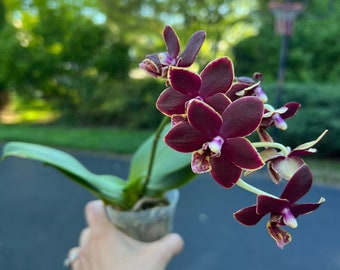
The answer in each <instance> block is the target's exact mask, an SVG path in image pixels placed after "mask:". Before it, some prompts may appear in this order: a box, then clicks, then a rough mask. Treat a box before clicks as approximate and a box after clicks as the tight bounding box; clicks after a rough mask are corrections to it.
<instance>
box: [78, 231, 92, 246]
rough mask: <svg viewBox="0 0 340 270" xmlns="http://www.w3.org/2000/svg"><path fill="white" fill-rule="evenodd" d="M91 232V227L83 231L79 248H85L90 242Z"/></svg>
mask: <svg viewBox="0 0 340 270" xmlns="http://www.w3.org/2000/svg"><path fill="white" fill-rule="evenodd" d="M90 235H91V230H90V228H89V227H87V228H85V229H83V230H82V231H81V233H80V237H79V246H84V245H85V244H86V243H87V242H88V241H89V240H90Z"/></svg>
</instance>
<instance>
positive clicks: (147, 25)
mask: <svg viewBox="0 0 340 270" xmlns="http://www.w3.org/2000/svg"><path fill="white" fill-rule="evenodd" d="M269 2H270V1H268V0H205V1H199V0H187V1H182V0H0V142H5V141H9V140H22V141H28V142H37V143H41V144H46V145H52V146H56V147H61V148H66V149H68V150H72V151H73V150H77V154H78V156H79V155H80V156H79V157H80V159H81V160H82V161H84V162H85V164H86V165H88V166H90V169H93V171H96V172H97V173H101V172H102V171H103V173H106V172H108V171H109V172H110V173H111V171H112V170H114V173H116V171H117V170H118V173H122V174H124V175H125V172H126V171H127V166H128V160H129V156H130V154H131V153H132V152H133V151H134V150H135V149H136V148H137V147H138V145H139V144H140V143H141V142H142V141H143V140H144V139H145V138H146V137H147V136H149V135H150V134H151V132H152V131H153V129H154V128H155V127H156V126H157V125H158V123H159V120H160V119H161V118H162V116H161V114H160V113H159V112H158V111H157V110H156V108H155V101H156V99H157V97H158V95H159V93H160V92H161V91H162V90H163V89H164V88H165V85H164V81H163V80H161V79H160V80H158V79H154V78H148V77H147V76H146V74H145V73H144V72H143V71H140V70H139V68H138V64H139V63H140V62H141V61H142V60H143V59H144V57H145V55H147V54H149V53H154V52H161V51H165V45H164V42H163V40H162V30H163V28H164V26H165V25H171V26H173V28H174V29H175V31H176V32H177V33H178V35H179V37H180V39H181V47H182V49H183V48H185V44H186V42H187V40H188V39H189V37H190V36H191V34H192V33H193V32H195V31H197V30H202V29H203V30H205V31H206V32H207V39H206V42H205V43H204V45H203V47H202V50H201V51H200V54H199V56H198V58H197V61H196V64H195V65H194V66H193V67H192V68H193V69H194V70H195V71H197V72H199V71H200V70H202V68H203V67H204V66H205V65H206V64H207V63H208V62H209V61H211V60H212V59H214V58H215V57H219V56H224V55H227V56H229V57H230V58H231V59H232V60H233V61H234V67H235V73H236V76H249V77H251V76H252V75H253V74H254V73H255V72H260V73H262V75H263V88H264V90H265V91H266V93H267V95H268V96H269V103H271V104H272V105H274V106H275V107H280V106H282V105H284V104H285V103H286V102H289V101H297V102H299V103H301V105H302V108H301V109H300V111H299V113H298V114H297V115H296V116H295V117H293V118H292V119H289V120H288V121H287V123H288V129H287V130H286V131H284V132H278V133H277V134H275V136H277V140H278V141H279V142H282V143H284V144H285V145H288V146H291V147H292V148H294V147H296V146H298V145H300V144H302V143H304V142H307V141H311V140H314V139H316V138H317V137H318V136H319V135H320V134H321V133H322V132H323V131H324V130H325V129H328V130H329V132H328V134H327V135H326V137H325V138H324V139H323V140H322V141H321V142H320V143H319V144H318V145H317V149H318V153H317V154H316V155H313V159H311V160H308V164H310V165H311V168H312V170H313V173H314V178H315V180H316V181H318V182H322V183H328V184H331V185H330V186H327V187H325V186H324V185H323V189H321V192H319V191H320V189H317V192H316V194H317V195H316V199H317V196H320V193H322V194H321V195H323V193H326V191H325V189H327V192H329V191H330V192H333V193H332V194H331V195H328V197H327V196H326V197H327V200H328V201H327V202H328V203H327V204H325V208H322V209H325V210H322V211H324V212H321V213H324V215H326V213H327V216H326V217H324V216H321V221H320V220H318V219H313V218H315V216H314V215H312V219H313V221H311V223H313V225H314V226H306V227H308V228H311V232H310V233H305V234H303V235H304V236H305V237H308V236H310V235H312V237H310V238H308V239H309V240H308V239H307V240H306V239H305V240H304V241H300V242H299V241H296V243H300V246H299V247H301V248H300V249H294V248H293V249H292V251H291V253H287V255H285V256H286V257H285V259H284V260H283V263H287V265H288V264H289V263H291V258H294V260H293V261H292V263H295V262H296V261H301V260H300V255H301V254H303V253H304V252H305V253H306V254H311V255H307V258H305V259H304V260H302V261H301V263H302V264H303V265H304V266H301V267H305V268H308V269H320V267H323V266H324V265H325V264H326V263H327V262H328V263H329V265H328V266H325V267H324V269H335V268H334V267H333V266H334V265H335V264H336V265H337V266H339V265H340V264H339V259H338V258H340V257H339V254H340V253H339V250H338V242H339V239H338V236H337V235H336V234H334V232H333V231H332V230H330V229H329V225H330V224H331V225H333V224H338V223H339V222H338V221H337V220H336V219H338V218H339V215H334V208H336V207H337V205H339V203H338V201H339V189H338V188H334V185H337V187H339V183H340V176H339V175H340V161H339V158H340V140H339V139H338V138H339V137H340V120H339V118H338V116H339V115H340V106H339V103H340V42H339V36H340V35H339V34H340V24H339V21H340V1H338V0H303V1H295V2H294V3H293V2H292V1H277V2H276V3H274V4H273V3H269ZM287 3H288V4H287ZM275 18H276V19H275ZM0 145H1V144H0ZM78 149H82V150H87V151H91V154H92V155H91V157H89V156H88V155H86V154H83V153H84V152H83V151H82V152H81V153H82V154H79V152H78ZM94 151H95V152H100V158H97V157H98V156H93V152H94ZM103 153H105V155H103ZM112 153H113V154H119V156H118V159H119V161H118V160H116V159H112V156H114V157H116V156H115V155H111V154H112ZM122 154H124V155H125V154H126V155H128V157H127V159H124V160H123V165H121V163H120V162H122ZM96 155H97V154H96ZM5 162H6V164H5V163H4V164H3V165H1V166H3V167H2V168H1V173H0V175H1V179H0V191H2V193H1V194H0V198H1V199H2V202H1V203H0V206H1V207H2V208H1V207H0V209H1V211H0V212H1V213H2V219H0V220H1V223H2V224H3V226H2V228H1V229H0V234H1V237H0V238H1V239H0V248H2V250H1V252H0V264H1V260H2V262H3V263H4V264H5V265H12V266H13V265H17V266H16V268H15V267H14V266H13V267H9V268H11V269H37V267H36V266H37V257H36V256H37V255H36V254H37V253H38V252H41V245H40V246H39V245H37V248H35V246H34V244H32V243H35V242H34V241H36V242H38V243H40V244H41V243H43V245H45V246H49V245H51V243H52V244H53V250H54V251H53V252H52V253H53V254H52V253H51V252H50V253H51V254H50V255H49V257H48V256H47V255H46V254H44V256H41V258H38V259H40V260H41V265H42V266H41V268H42V269H43V268H44V267H46V262H47V263H48V262H49V261H51V262H52V261H53V258H52V257H53V256H54V257H56V258H55V263H54V264H55V265H57V266H55V268H53V267H51V268H49V269H61V268H62V266H61V264H60V265H59V264H58V263H59V262H62V259H63V257H64V256H65V254H66V251H67V250H68V248H70V247H71V246H72V245H74V243H76V241H77V237H78V233H79V231H80V229H81V228H83V227H84V226H85V223H84V220H83V212H82V210H81V209H82V208H83V206H84V204H85V203H86V202H87V201H88V200H90V199H92V197H91V196H90V195H89V194H88V193H87V191H83V190H82V189H79V187H78V186H77V187H75V186H73V184H74V183H70V181H60V178H61V177H62V176H61V175H59V174H57V172H54V171H53V170H50V168H45V167H41V166H40V164H39V166H38V164H37V163H34V162H28V161H22V160H21V161H18V160H8V161H7V160H6V161H5ZM118 165H119V166H118ZM34 166H36V167H34ZM103 166H105V170H104V169H103V168H102V167H103ZM115 166H116V167H117V166H118V167H117V168H118V169H117V168H116V167H115ZM122 168H123V169H124V170H123V169H122ZM115 170H116V171H115ZM119 170H121V171H122V172H120V171H119ZM23 172H25V177H22V174H23ZM206 177H208V176H206ZM28 178H30V179H29V180H27V179H28ZM46 179H47V180H48V181H45V180H46ZM262 180H263V179H262ZM191 185H193V186H191V187H190V190H189V189H188V190H187V191H186V189H185V188H184V190H183V195H185V194H186V193H187V195H188V196H187V197H186V196H183V200H182V199H181V200H182V204H183V207H182V208H180V209H179V215H178V220H179V221H178V224H177V225H178V226H177V228H178V229H179V231H180V232H181V233H182V232H183V233H184V234H185V232H187V231H188V233H187V234H188V235H191V234H193V232H194V233H195V235H202V232H200V231H197V232H196V231H195V229H194V230H193V229H192V228H193V226H188V224H189V225H190V224H196V225H197V217H196V216H194V217H192V219H190V215H195V213H196V212H195V211H196V210H195V209H196V208H197V209H205V208H207V210H206V211H207V213H209V221H210V220H214V219H213V218H212V219H210V218H211V217H215V216H216V220H220V219H221V216H222V215H221V213H224V212H222V211H224V210H223V209H222V210H221V208H219V207H216V208H215V207H212V206H211V205H210V204H209V202H211V199H210V198H209V199H207V200H201V199H197V198H196V197H195V200H192V197H191V196H192V194H195V196H197V194H199V193H194V192H192V188H193V187H195V185H196V186H197V190H195V191H197V192H203V193H204V192H206V190H207V188H206V185H211V186H212V190H213V191H211V194H218V192H221V195H220V197H221V198H223V199H222V200H221V201H222V202H223V200H226V201H225V203H222V204H221V201H220V200H219V201H218V202H216V205H218V206H221V205H223V206H227V207H230V208H232V209H230V211H229V212H230V213H229V215H228V214H227V213H226V214H223V218H224V217H225V218H226V219H228V222H230V223H232V222H235V221H234V220H233V219H232V218H230V215H231V213H232V212H233V211H234V210H235V209H236V206H235V202H240V201H241V200H239V197H237V196H239V195H238V193H235V194H236V195H237V196H235V198H234V197H232V196H231V195H230V194H233V192H230V193H228V195H225V193H224V190H219V191H217V190H215V186H213V184H212V181H209V180H207V181H206V182H203V181H196V182H195V183H191ZM201 185H205V187H203V188H201ZM37 191H39V192H37ZM222 193H223V194H222ZM325 195H326V194H325ZM53 196H55V197H53ZM229 196H231V197H229ZM220 197H219V198H220ZM211 198H212V199H214V198H215V197H214V195H213V196H211ZM249 200H251V202H252V201H253V197H252V196H249ZM314 200H315V198H313V201H314ZM41 201H43V203H42V204H40V203H41ZM326 205H327V206H326ZM23 206H25V207H23ZM243 206H244V205H243V204H242V206H240V208H241V207H243ZM50 207H51V208H50ZM202 207H203V208H202ZM204 207H205V208H204ZM327 207H329V208H327ZM40 208H48V209H49V210H46V209H45V212H43V211H42V210H41V209H40ZM11 209H14V211H10V210H11ZM30 209H31V210H30ZM32 209H35V210H34V211H35V212H34V211H33V210H32ZM61 209H62V210H61ZM214 209H218V210H214ZM327 209H330V210H327ZM40 210H41V211H40ZM189 210H190V211H189ZM32 211H33V212H32ZM46 211H47V212H46ZM197 211H198V213H201V212H199V211H205V210H197ZM209 211H211V212H209ZM320 211H321V210H320ZM55 213H57V215H55ZM199 215H201V214H199ZM204 215H205V214H204ZM46 216H47V217H49V216H52V217H49V219H48V221H46V220H47V219H46V218H41V217H46ZM187 219H188V220H189V219H190V220H189V221H188V222H186V220H187ZM192 220H194V221H192ZM41 222H42V223H41ZM44 222H46V223H49V225H48V226H49V227H48V226H47V225H46V226H47V227H46V226H45V223H44ZM193 222H195V223H193ZM320 222H321V223H320ZM23 224H24V225H25V226H27V228H31V230H28V229H27V230H24V232H23V231H21V228H22V225H23ZM202 224H203V223H202ZM204 224H206V223H204ZM204 224H203V225H204ZM235 224H236V222H235ZM320 224H321V225H320ZM203 225H202V226H203ZM308 225H310V224H308ZM66 226H67V229H66V230H65V232H63V233H60V231H63V230H64V229H65V228H66ZM204 226H205V225H204ZM214 226H215V227H214ZM230 226H233V225H230V224H227V225H225V223H223V222H214V223H213V222H211V223H209V226H206V227H207V228H206V229H207V232H208V233H207V234H206V238H207V239H210V240H209V241H210V242H209V241H208V240H206V241H205V240H204V241H202V243H201V246H199V245H198V244H197V241H196V238H195V237H192V238H190V237H188V241H187V243H188V248H187V250H188V251H186V252H192V256H189V255H187V254H185V256H183V257H179V259H178V260H179V261H178V265H182V266H183V265H184V266H185V265H186V263H189V262H188V258H189V259H190V263H195V262H197V263H196V266H195V267H192V268H190V267H187V269H198V266H199V264H200V263H201V261H202V260H203V259H206V256H205V255H206V252H207V250H209V251H210V252H212V253H213V252H215V253H216V252H217V253H218V252H222V251H221V250H222V249H221V250H219V249H218V248H216V245H215V242H216V241H222V240H223V239H225V238H223V237H222V238H221V237H220V235H221V231H223V233H225V234H228V237H231V238H226V239H229V240H230V241H231V242H232V243H239V248H238V250H239V251H242V250H244V247H245V246H246V247H251V248H252V249H251V254H258V253H257V252H258V250H261V249H262V248H263V245H264V243H263V240H259V241H261V244H260V245H259V244H258V241H257V240H256V239H255V238H256V237H257V235H263V230H264V227H261V228H259V229H258V230H261V233H259V234H253V233H248V230H249V228H244V227H242V226H240V225H239V224H237V225H236V226H235V230H234V229H233V227H230ZM220 227H221V229H219V228H220ZM225 227H227V228H229V230H225ZM333 227H334V226H333ZM32 228H36V232H35V231H34V230H35V229H33V231H32ZM46 228H47V229H46ZM48 228H50V229H48ZM195 228H196V230H199V229H200V227H197V226H196V227H195ZM216 228H217V229H216ZM256 228H257V227H256ZM222 229H223V230H222ZM256 230H257V229H256ZM320 231H323V233H322V234H321V233H320V234H319V232H320ZM235 232H238V233H239V234H240V237H239V238H238V237H237V235H239V234H237V235H236V234H235ZM325 232H328V234H327V235H326V236H325ZM20 233H25V235H26V234H27V235H28V236H29V237H31V238H25V237H22V236H20V235H21V234H20ZM302 233H304V231H302ZM229 234H230V235H231V236H229ZM250 234H251V235H252V236H249V237H254V240H251V239H252V238H249V237H248V235H250ZM36 235H38V236H39V237H37V236H36ZM212 235H215V237H214V236H212ZM234 235H235V237H234ZM244 235H246V237H244ZM53 237H54V238H53ZM233 237H234V238H235V239H234V238H233ZM236 238H237V239H236ZM319 238H320V239H319ZM25 239H29V240H25ZM221 239H222V240H221ZM240 239H242V240H241V241H240ZM249 239H250V240H249ZM314 239H316V241H317V243H315V242H313V241H314ZM229 240H228V241H229ZM58 241H59V242H60V243H59V242H58ZM223 241H224V240H223ZM23 242H24V244H23ZM208 242H209V243H211V247H209V245H208V248H207V246H204V245H205V244H206V243H208ZM268 242H270V244H268V247H266V248H263V250H264V251H265V252H262V253H260V254H261V256H263V257H261V258H260V259H259V257H256V256H257V255H256V256H255V255H254V256H255V257H256V258H255V257H254V259H253V261H248V260H244V259H243V258H241V259H240V258H239V257H237V256H235V258H234V261H235V265H237V264H239V263H244V264H245V265H246V264H248V266H249V265H252V268H253V269H264V268H263V267H262V265H257V267H258V268H256V264H257V263H258V262H259V261H268V262H269V261H270V262H272V261H274V262H273V264H274V263H275V260H276V259H277V258H279V259H280V260H282V257H281V253H280V255H277V256H272V254H271V253H267V252H268V250H269V251H270V252H273V251H271V248H273V250H274V249H275V248H276V247H274V243H273V242H272V240H271V239H269V240H268ZM25 243H28V244H25ZM224 245H225V243H223V245H222V246H224ZM269 245H270V246H269ZM45 246H44V247H45ZM316 246H317V247H318V248H315V247H316ZM321 247H322V248H321ZM306 248H307V249H310V250H313V251H311V252H312V253H309V251H308V252H307V251H306ZM198 249H199V250H200V251H197V250H198ZM22 250H24V251H22ZM223 250H224V249H223ZM254 250H255V251H256V252H255V251H254ZM197 252H198V253H197ZM200 252H201V253H202V254H203V255H202V256H201V255H197V254H200ZM275 252H276V249H275ZM313 252H315V253H313ZM46 253H48V252H46ZM18 254H20V255H18ZM23 254H24V255H25V254H26V257H25V259H24V260H22V259H20V258H23V257H22V256H24V255H23ZM204 254H205V255H204ZM268 254H270V256H268ZM18 256H19V257H18ZM223 256H225V254H224V253H223V254H217V255H216V260H215V255H214V256H213V255H211V257H209V258H211V261H215V264H217V266H216V268H213V267H211V268H210V269H221V268H222V266H221V264H220V263H221V262H220V261H218V260H219V258H221V257H223ZM291 256H295V257H291ZM308 256H309V257H308ZM182 258H183V259H182ZM268 258H272V260H268ZM310 258H313V259H316V258H319V259H318V260H319V263H315V262H314V261H313V260H311V259H310ZM330 258H331V259H330ZM198 259H201V260H198ZM332 260H333V261H332ZM335 260H337V261H336V263H335V262H334V261H335ZM57 262H58V263H57ZM6 263H7V264H6ZM210 263H211V262H210V261H209V262H207V263H206V264H207V265H209V264H210ZM227 263H228V261H227ZM51 264H52V263H51ZM29 265H31V266H29ZM175 266H176V267H173V269H180V268H178V267H177V264H175ZM201 266H202V269H208V268H204V266H205V264H203V263H202V265H201ZM248 266H245V268H244V269H246V267H248ZM283 266H285V265H284V264H283ZM30 267H31V268H30ZM226 267H227V266H226ZM301 267H300V266H299V268H296V269H301ZM0 268H1V267H0ZM5 268H6V267H5ZM9 268H8V267H7V269H9ZM241 268H242V267H241ZM171 269H172V268H171ZM267 269H270V266H268V268H267ZM278 269H279V268H278ZM281 269H282V268H281ZM285 269H286V268H285ZM291 269H293V268H291Z"/></svg>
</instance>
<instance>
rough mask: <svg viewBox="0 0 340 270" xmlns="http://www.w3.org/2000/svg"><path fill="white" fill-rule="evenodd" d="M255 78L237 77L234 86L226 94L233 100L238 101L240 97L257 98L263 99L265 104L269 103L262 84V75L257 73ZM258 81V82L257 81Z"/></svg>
mask: <svg viewBox="0 0 340 270" xmlns="http://www.w3.org/2000/svg"><path fill="white" fill-rule="evenodd" d="M253 78H254V79H252V78H250V77H245V76H244V77H236V82H235V83H234V84H233V85H232V87H231V88H230V90H229V91H228V92H227V93H226V95H227V96H228V97H229V98H230V99H231V100H232V101H234V100H236V99H238V98H240V97H245V96H256V97H258V98H259V99H261V100H262V101H263V102H264V103H265V102H267V100H268V97H267V95H266V93H265V92H264V91H263V89H262V86H261V82H262V75H261V73H255V74H254V75H253ZM255 80H257V82H256V81H255Z"/></svg>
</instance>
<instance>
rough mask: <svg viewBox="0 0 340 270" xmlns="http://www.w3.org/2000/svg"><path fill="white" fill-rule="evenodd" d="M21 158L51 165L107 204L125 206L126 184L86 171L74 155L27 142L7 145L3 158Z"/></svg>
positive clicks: (115, 178) (117, 179)
mask: <svg viewBox="0 0 340 270" xmlns="http://www.w3.org/2000/svg"><path fill="white" fill-rule="evenodd" d="M10 156H12V157H19V158H25V159H31V160H36V161H40V162H43V163H44V164H47V165H50V166H52V167H54V168H56V169H58V170H59V171H60V172H62V173H63V174H64V175H66V176H67V177H69V178H70V179H71V180H73V181H75V182H76V183H78V184H80V185H82V186H84V187H86V188H88V189H89V190H90V191H91V192H92V193H94V194H95V195H96V196H98V197H99V198H101V199H103V200H104V201H105V202H107V203H111V204H115V205H117V206H120V207H124V206H125V204H126V203H125V200H126V198H125V196H126V195H125V194H124V187H125V185H126V182H125V181H124V180H123V179H121V178H119V177H117V176H113V175H97V174H94V173H92V172H90V171H89V170H88V169H86V168H85V167H84V166H83V165H82V164H81V163H80V162H79V161H78V160H77V159H76V158H74V157H73V156H72V155H70V154H68V153H66V152H63V151H60V150H57V149H54V148H50V147H47V146H42V145H38V144H32V143H25V142H10V143H7V144H5V146H4V150H3V156H2V158H6V157H10Z"/></svg>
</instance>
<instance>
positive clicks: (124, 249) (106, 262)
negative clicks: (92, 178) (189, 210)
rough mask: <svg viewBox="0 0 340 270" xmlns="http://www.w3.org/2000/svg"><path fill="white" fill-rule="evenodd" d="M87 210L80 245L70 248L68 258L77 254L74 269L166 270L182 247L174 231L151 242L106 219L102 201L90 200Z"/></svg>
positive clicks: (179, 237) (180, 239)
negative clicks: (140, 238) (138, 237)
mask: <svg viewBox="0 0 340 270" xmlns="http://www.w3.org/2000/svg"><path fill="white" fill-rule="evenodd" d="M85 214H86V219H87V223H88V226H89V227H87V228H85V229H84V230H83V231H82V232H81V234H80V239H79V247H75V248H72V249H71V250H70V251H69V256H68V258H75V257H77V259H76V260H74V261H73V262H72V263H71V264H72V269H73V270H98V269H100V270H115V269H119V270H120V269H124V270H135V269H144V270H163V269H165V267H166V266H167V264H168V263H169V261H170V260H171V259H172V257H173V256H175V255H176V254H177V253H179V252H180V251H181V250H182V248H183V239H182V238H181V236H179V235H178V234H175V233H172V234H169V235H166V236H165V237H163V238H162V239H160V240H158V241H155V242H152V243H143V242H139V241H137V240H134V239H132V238H130V237H128V236H127V235H125V234H124V233H122V232H121V231H120V230H119V229H117V228H116V227H115V226H114V225H113V224H112V223H110V221H109V220H108V219H107V217H106V214H105V210H104V205H103V203H102V201H99V200H98V201H92V202H90V203H88V204H87V205H86V208H85ZM71 260H72V259H71Z"/></svg>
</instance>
